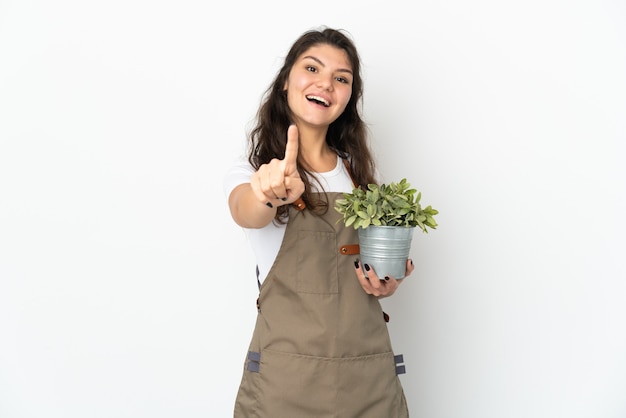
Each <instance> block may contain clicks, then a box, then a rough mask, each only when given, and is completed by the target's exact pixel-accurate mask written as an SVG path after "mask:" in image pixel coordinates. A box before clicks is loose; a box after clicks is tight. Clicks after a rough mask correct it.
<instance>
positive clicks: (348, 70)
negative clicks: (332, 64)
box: [302, 55, 352, 74]
mask: <svg viewBox="0 0 626 418" xmlns="http://www.w3.org/2000/svg"><path fill="white" fill-rule="evenodd" d="M305 58H309V59H312V60H313V61H315V62H317V63H318V64H319V65H321V66H322V67H326V65H325V64H324V63H323V62H322V61H320V60H319V59H318V58H316V57H314V56H312V55H306V56H304V57H302V59H305ZM337 71H339V72H342V73H349V74H352V70H350V69H348V68H338V69H337Z"/></svg>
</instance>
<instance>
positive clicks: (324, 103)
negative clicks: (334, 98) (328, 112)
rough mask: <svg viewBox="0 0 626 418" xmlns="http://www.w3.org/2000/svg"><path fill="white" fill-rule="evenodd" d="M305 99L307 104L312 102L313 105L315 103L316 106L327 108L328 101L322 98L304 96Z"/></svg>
mask: <svg viewBox="0 0 626 418" xmlns="http://www.w3.org/2000/svg"><path fill="white" fill-rule="evenodd" d="M306 99H307V100H308V101H309V102H313V103H317V104H321V105H322V106H324V107H329V106H330V103H328V101H327V100H326V99H324V98H323V97H319V96H306Z"/></svg>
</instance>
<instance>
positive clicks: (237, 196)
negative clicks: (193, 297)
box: [228, 183, 276, 228]
mask: <svg viewBox="0 0 626 418" xmlns="http://www.w3.org/2000/svg"><path fill="white" fill-rule="evenodd" d="M228 206H229V208H230V213H231V215H232V217H233V220H234V221H235V222H236V223H237V225H239V226H241V227H243V228H263V227H264V226H266V225H268V224H269V223H270V222H272V220H273V219H274V216H276V208H275V207H272V208H270V207H269V206H267V205H266V204H265V203H263V202H261V201H259V199H258V198H257V197H256V195H255V194H254V192H253V191H252V187H251V186H250V184H249V183H245V184H240V185H239V186H237V187H235V189H233V191H232V192H231V193H230V196H229V198H228Z"/></svg>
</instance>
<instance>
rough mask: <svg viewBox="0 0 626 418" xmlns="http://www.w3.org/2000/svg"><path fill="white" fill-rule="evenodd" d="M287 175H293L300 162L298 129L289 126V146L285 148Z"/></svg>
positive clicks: (294, 126)
mask: <svg viewBox="0 0 626 418" xmlns="http://www.w3.org/2000/svg"><path fill="white" fill-rule="evenodd" d="M283 161H284V163H285V173H293V172H294V171H296V170H297V161H298V127H297V126H296V125H291V126H289V129H287V146H286V147H285V158H284V159H283Z"/></svg>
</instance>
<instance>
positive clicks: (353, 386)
mask: <svg viewBox="0 0 626 418" xmlns="http://www.w3.org/2000/svg"><path fill="white" fill-rule="evenodd" d="M253 374H254V375H256V378H257V379H258V380H257V383H258V386H257V390H258V393H257V394H256V398H257V400H258V404H257V409H256V412H257V413H258V416H259V417H267V418H276V417H298V418H309V417H310V418H337V417H341V418H344V417H350V418H352V417H359V418H382V417H384V418H396V417H406V416H408V412H407V410H406V403H405V400H404V394H403V391H402V387H401V385H400V381H399V380H398V377H397V376H396V373H395V363H394V358H393V353H391V352H389V353H382V354H375V355H368V356H362V357H349V358H328V357H316V356H305V355H300V354H291V353H283V352H277V351H272V350H263V352H262V354H261V369H260V372H259V373H258V374H256V373H253ZM255 416H256V415H255Z"/></svg>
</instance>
